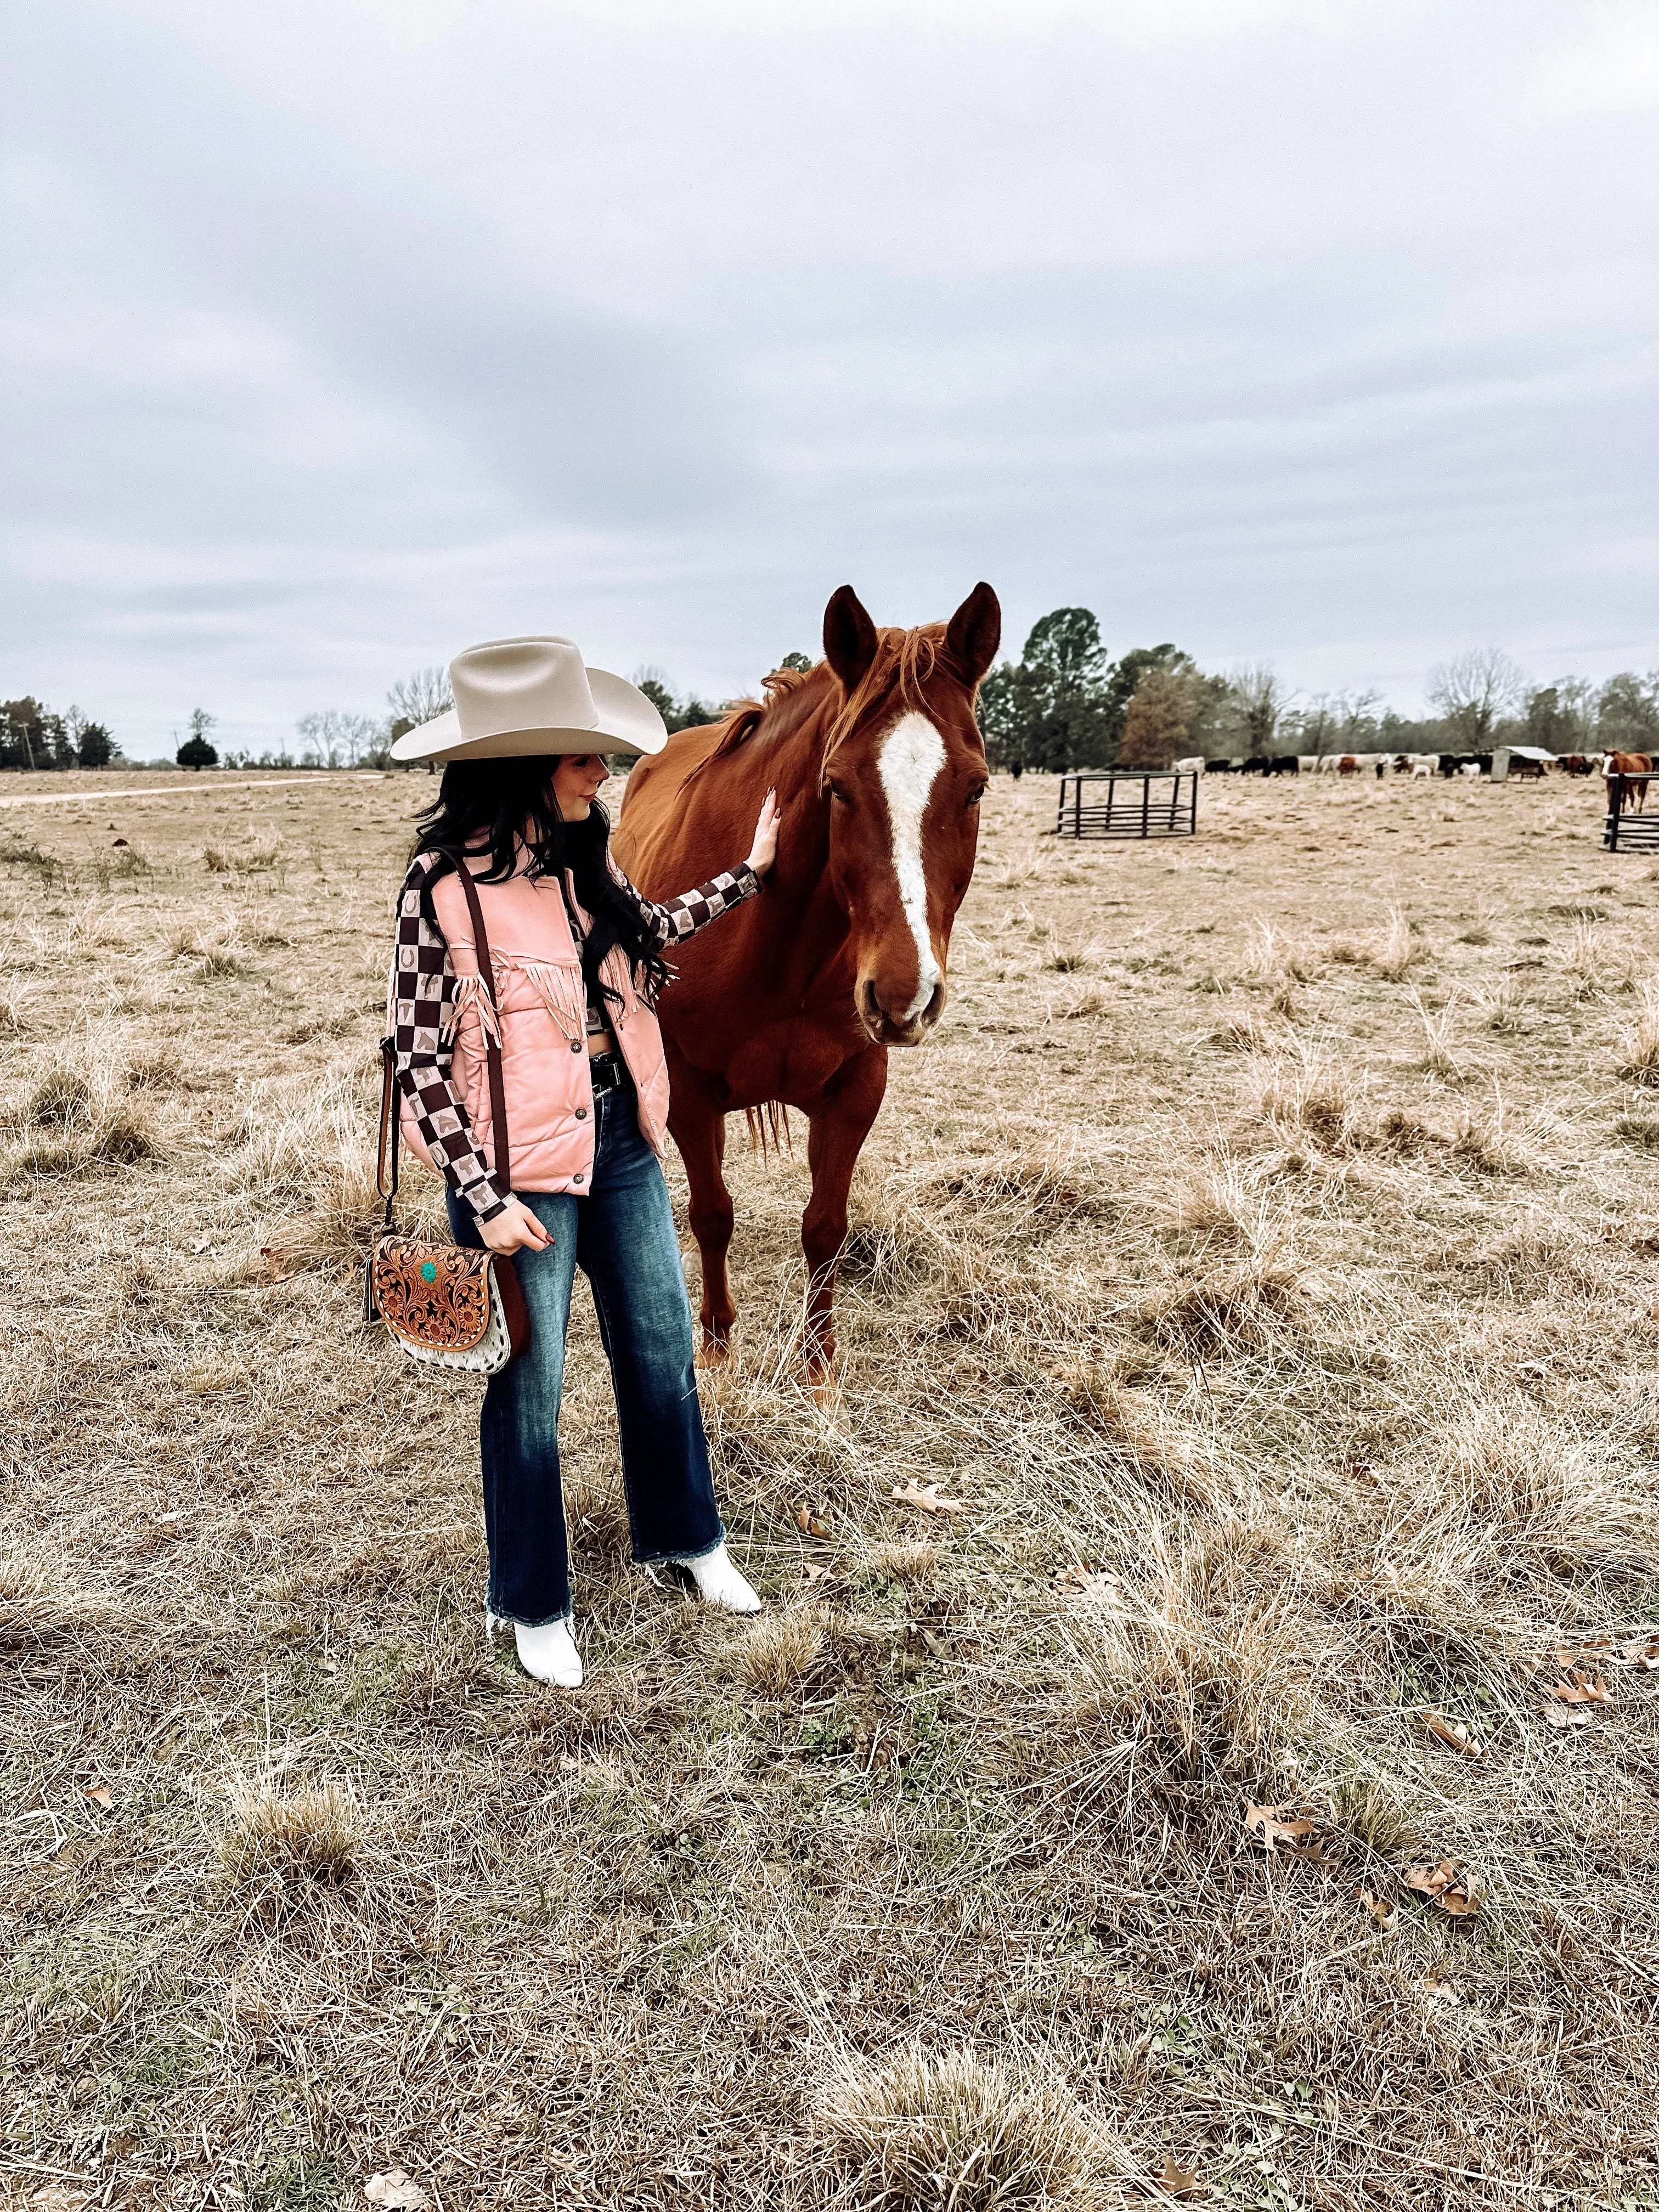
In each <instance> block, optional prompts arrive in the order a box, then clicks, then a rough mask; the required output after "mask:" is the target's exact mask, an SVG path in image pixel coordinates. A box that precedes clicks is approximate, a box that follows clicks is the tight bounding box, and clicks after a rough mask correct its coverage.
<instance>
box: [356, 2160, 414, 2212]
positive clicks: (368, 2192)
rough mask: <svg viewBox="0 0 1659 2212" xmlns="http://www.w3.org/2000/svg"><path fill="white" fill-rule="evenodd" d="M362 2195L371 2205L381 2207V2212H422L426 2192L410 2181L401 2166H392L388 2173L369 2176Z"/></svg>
mask: <svg viewBox="0 0 1659 2212" xmlns="http://www.w3.org/2000/svg"><path fill="white" fill-rule="evenodd" d="M363 2194H364V2196H365V2197H368V2201H369V2203H371V2204H378V2205H380V2206H381V2207H382V2212H423V2208H424V2206H425V2204H426V2191H425V2190H424V2189H422V2186H421V2185H420V2183H419V2182H418V2181H411V2180H410V2178H409V2176H408V2175H407V2174H406V2173H405V2172H404V2170H403V2168H402V2166H393V2167H392V2170H391V2172H389V2173H375V2174H371V2175H370V2177H369V2179H368V2180H367V2181H366V2182H365V2183H364V2184H363Z"/></svg>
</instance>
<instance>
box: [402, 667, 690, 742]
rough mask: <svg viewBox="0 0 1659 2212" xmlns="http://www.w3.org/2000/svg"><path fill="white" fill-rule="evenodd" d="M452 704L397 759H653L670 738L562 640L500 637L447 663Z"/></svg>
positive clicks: (632, 696)
mask: <svg viewBox="0 0 1659 2212" xmlns="http://www.w3.org/2000/svg"><path fill="white" fill-rule="evenodd" d="M449 684H450V690H452V691H453V694H454V698H455V704H454V705H453V707H452V708H450V710H449V712H448V713H447V714H440V715H439V716H438V717H437V719H436V720H435V721H431V722H422V724H421V725H420V726H419V728H418V729H413V730H405V731H404V734H403V735H402V737H400V738H398V739H397V740H396V741H395V743H394V744H393V745H392V758H393V760H400V761H415V760H423V761H452V760H512V759H515V758H518V757H521V756H523V755H525V754H526V753H659V752H660V751H661V750H662V749H663V747H664V746H665V744H667V743H668V730H667V726H666V725H665V723H664V721H663V718H662V716H661V715H660V714H659V713H658V712H657V710H656V708H654V707H653V705H652V703H651V702H650V701H649V700H648V699H647V697H646V696H645V694H644V692H643V691H641V690H639V689H638V688H637V686H635V684H629V683H628V682H626V681H625V680H624V679H623V678H622V677H620V676H611V675H609V674H607V672H606V671H605V670H604V669H603V668H589V667H588V666H587V665H586V662H585V661H584V660H583V659H582V657H581V653H580V649H579V648H578V647H575V646H574V645H573V644H572V643H571V642H570V640H569V639H568V637H504V638H498V639H496V640H495V642H494V643H493V644H491V645H470V646H468V647H467V649H466V651H465V653H457V654H456V656H455V658H454V659H453V660H452V661H451V662H450V664H449Z"/></svg>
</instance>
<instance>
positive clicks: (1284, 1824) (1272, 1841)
mask: <svg viewBox="0 0 1659 2212" xmlns="http://www.w3.org/2000/svg"><path fill="white" fill-rule="evenodd" d="M1319 1826H1320V1824H1319V1821H1318V1820H1316V1818H1315V1817H1314V1815H1313V1814H1309V1813H1293V1812H1292V1811H1291V1808H1290V1807H1289V1806H1288V1805H1247V1806H1246V1807H1245V1808H1244V1832H1245V1834H1246V1835H1247V1836H1254V1837H1255V1839H1256V1841H1257V1842H1258V1843H1259V1844H1261V1846H1262V1848H1263V1850H1269V1851H1272V1850H1280V1849H1282V1848H1284V1847H1285V1846H1290V1847H1291V1848H1295V1847H1296V1846H1297V1845H1305V1844H1306V1843H1307V1840H1308V1838H1309V1837H1310V1836H1315V1835H1317V1834H1318V1832H1319Z"/></svg>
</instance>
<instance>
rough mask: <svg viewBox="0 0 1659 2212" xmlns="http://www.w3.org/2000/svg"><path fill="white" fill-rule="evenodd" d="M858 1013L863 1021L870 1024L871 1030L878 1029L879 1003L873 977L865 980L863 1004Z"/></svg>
mask: <svg viewBox="0 0 1659 2212" xmlns="http://www.w3.org/2000/svg"><path fill="white" fill-rule="evenodd" d="M860 1012H862V1013H863V1016H864V1018H865V1020H866V1022H867V1023H868V1024H870V1026H871V1028H872V1029H879V1027H880V1026H881V1001H880V1000H879V999H878V998H877V996H876V986H875V979H874V978H873V976H872V977H868V978H866V982H865V986H864V1003H863V1006H862V1007H861V1008H860Z"/></svg>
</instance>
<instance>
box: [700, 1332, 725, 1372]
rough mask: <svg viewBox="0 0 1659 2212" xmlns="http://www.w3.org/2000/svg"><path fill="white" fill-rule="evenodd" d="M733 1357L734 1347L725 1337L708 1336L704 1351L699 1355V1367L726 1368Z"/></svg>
mask: <svg viewBox="0 0 1659 2212" xmlns="http://www.w3.org/2000/svg"><path fill="white" fill-rule="evenodd" d="M731 1357H732V1346H731V1345H730V1344H729V1343H728V1341H727V1340H726V1338H725V1337H723V1336H706V1337H704V1339H703V1340H702V1351H701V1352H699V1353H698V1354H697V1364H698V1366H699V1367H724V1366H725V1364H726V1361H727V1360H728V1359H730V1358H731Z"/></svg>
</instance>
